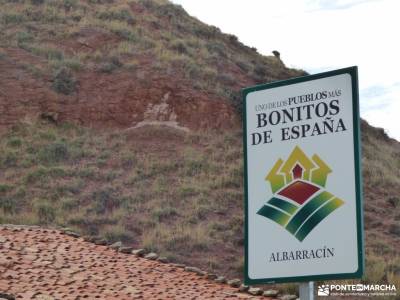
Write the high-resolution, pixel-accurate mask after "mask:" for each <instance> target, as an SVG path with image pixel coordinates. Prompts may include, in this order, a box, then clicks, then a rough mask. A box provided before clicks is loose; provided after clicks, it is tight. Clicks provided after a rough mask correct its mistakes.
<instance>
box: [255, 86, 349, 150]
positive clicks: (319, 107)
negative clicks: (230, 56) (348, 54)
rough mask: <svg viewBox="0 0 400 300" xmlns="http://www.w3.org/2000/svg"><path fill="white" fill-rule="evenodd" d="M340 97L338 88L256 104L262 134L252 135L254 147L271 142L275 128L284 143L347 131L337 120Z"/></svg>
mask: <svg viewBox="0 0 400 300" xmlns="http://www.w3.org/2000/svg"><path fill="white" fill-rule="evenodd" d="M341 95H342V91H341V90H340V89H337V90H334V91H320V92H316V93H310V94H306V95H299V96H294V97H289V98H287V99H284V100H281V101H275V102H270V103H266V104H258V105H256V106H255V110H256V111H257V129H259V128H260V129H263V131H262V132H253V133H251V134H250V136H251V139H250V140H251V145H252V146H255V145H260V144H268V143H272V142H273V140H274V139H273V131H274V129H275V128H277V130H278V131H279V132H280V133H279V138H280V140H281V141H288V140H293V139H299V138H304V137H312V136H319V135H323V134H330V133H338V132H343V131H346V130H347V128H346V125H345V123H344V121H343V119H342V118H340V117H338V115H339V113H340V109H341V107H340V96H341ZM294 122H301V123H302V124H292V123H294Z"/></svg>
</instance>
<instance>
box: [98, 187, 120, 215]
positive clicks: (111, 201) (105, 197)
mask: <svg viewBox="0 0 400 300" xmlns="http://www.w3.org/2000/svg"><path fill="white" fill-rule="evenodd" d="M92 198H93V201H94V211H95V213H97V214H104V213H105V212H107V211H112V210H113V209H114V208H117V207H118V206H119V205H120V201H119V199H118V198H117V197H116V195H115V191H114V190H113V189H111V188H104V189H101V190H98V191H94V192H93V194H92Z"/></svg>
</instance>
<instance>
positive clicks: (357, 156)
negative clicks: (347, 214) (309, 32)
mask: <svg viewBox="0 0 400 300" xmlns="http://www.w3.org/2000/svg"><path fill="white" fill-rule="evenodd" d="M341 74H349V75H350V76H351V84H352V98H353V141H354V171H355V177H356V178H355V183H356V186H355V189H356V210H357V216H356V218H357V246H358V251H357V252H358V270H357V271H356V272H354V273H334V274H323V275H308V276H292V277H291V276H288V277H277V278H260V279H251V278H250V277H249V276H248V273H249V269H248V268H249V265H248V231H249V226H248V225H249V216H248V176H247V175H248V174H247V124H246V123H247V119H246V118H247V112H246V102H247V95H248V94H249V93H251V92H255V91H261V90H266V89H271V88H276V87H281V86H286V85H291V84H296V83H301V82H306V81H311V80H315V79H321V78H327V77H332V76H336V75H341ZM358 98H359V96H358V71H357V67H356V66H353V67H349V68H344V69H339V70H334V71H329V72H324V73H319V74H314V75H307V76H302V77H297V78H292V79H288V80H282V81H276V82H272V83H267V84H261V85H257V86H254V87H249V88H245V89H243V90H242V100H243V153H244V207H245V249H244V251H245V261H244V282H245V284H247V285H251V284H252V285H254V284H263V283H281V282H282V283H283V282H300V281H322V280H330V279H350V278H361V277H362V275H363V273H364V231H363V230H362V229H363V214H362V211H363V197H362V177H361V163H360V161H361V140H360V139H361V136H360V111H359V99H358Z"/></svg>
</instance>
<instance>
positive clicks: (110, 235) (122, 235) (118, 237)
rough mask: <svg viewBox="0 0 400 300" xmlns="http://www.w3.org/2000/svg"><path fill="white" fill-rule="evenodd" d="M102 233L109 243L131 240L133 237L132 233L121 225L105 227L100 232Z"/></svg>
mask: <svg viewBox="0 0 400 300" xmlns="http://www.w3.org/2000/svg"><path fill="white" fill-rule="evenodd" d="M102 235H103V236H104V238H105V239H106V240H107V241H109V242H110V243H113V242H118V241H121V242H131V241H132V239H133V237H132V234H131V233H130V232H129V231H128V230H126V229H125V228H124V227H123V226H121V225H114V226H109V227H107V228H106V229H105V230H104V231H103V232H102Z"/></svg>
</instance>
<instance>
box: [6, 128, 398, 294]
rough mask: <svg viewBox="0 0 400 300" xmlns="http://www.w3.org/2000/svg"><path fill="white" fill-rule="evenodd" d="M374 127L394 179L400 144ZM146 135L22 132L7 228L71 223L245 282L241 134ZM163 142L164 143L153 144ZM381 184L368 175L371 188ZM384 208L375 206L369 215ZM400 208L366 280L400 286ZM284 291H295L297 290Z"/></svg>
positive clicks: (16, 135) (9, 175)
mask: <svg viewBox="0 0 400 300" xmlns="http://www.w3.org/2000/svg"><path fill="white" fill-rule="evenodd" d="M364 129H365V130H364V140H365V141H366V142H365V143H364V144H365V145H364V148H365V149H374V146H373V145H375V144H380V146H381V149H382V147H386V148H385V149H387V152H386V153H384V154H381V157H382V155H389V156H388V157H387V159H391V164H381V165H380V166H379V168H380V169H381V170H382V172H383V173H385V174H387V175H386V176H387V178H391V177H393V175H394V174H397V173H396V172H398V171H397V169H396V168H392V165H395V164H397V163H398V160H395V159H393V158H392V157H391V156H390V155H394V154H395V153H396V150H394V149H395V148H393V149H392V148H391V145H392V146H393V147H396V146H398V144H396V143H393V144H392V142H390V141H388V142H384V141H380V142H379V141H378V140H377V139H378V138H379V136H374V135H373V134H372V133H371V132H369V131H367V130H370V128H369V127H367V128H364ZM141 130H142V131H143V132H140V133H138V134H135V133H130V134H124V133H120V134H115V133H107V132H102V133H100V132H97V131H93V130H89V129H84V128H79V127H76V126H72V125H67V124H66V125H61V126H58V127H56V126H52V125H48V124H39V123H37V124H31V125H27V124H22V125H20V126H16V127H15V128H14V129H13V130H11V131H9V132H8V133H6V134H5V135H4V136H3V137H2V139H1V142H0V149H1V151H0V170H1V173H0V174H1V175H0V181H1V182H2V184H1V185H0V198H1V201H0V203H1V208H0V222H1V223H23V224H46V225H48V224H56V225H60V226H68V227H72V228H74V229H75V230H77V231H80V232H82V233H84V234H90V235H95V236H102V237H105V238H106V239H108V240H109V241H117V240H122V241H124V242H125V243H127V244H131V245H133V246H140V247H145V248H147V249H148V250H153V251H157V252H159V253H161V254H162V255H165V256H167V257H169V258H170V259H171V260H173V261H177V262H183V263H187V264H191V265H196V266H200V267H202V268H206V269H208V270H210V271H215V272H218V273H224V274H227V275H228V276H230V277H231V276H232V277H234V276H235V277H237V276H239V277H240V276H241V273H242V267H243V260H242V249H243V193H242V189H243V186H242V168H243V165H242V152H241V133H240V132H226V133H215V132H203V133H201V132H196V133H189V134H185V135H183V136H181V137H180V138H179V140H180V141H179V142H178V141H177V140H176V139H175V140H174V138H172V136H169V134H170V133H168V131H165V130H164V129H162V128H160V129H157V128H143V129H141ZM163 135H164V138H163V139H161V140H160V141H159V142H155V141H154V140H151V139H150V140H149V139H148V138H146V137H147V136H163ZM367 151H370V150H367ZM172 153H173V155H171V154H172ZM364 153H365V152H364ZM380 153H381V152H380ZM367 155H368V153H367ZM385 157H386V156H385ZM367 163H369V161H368V160H367ZM373 180H374V179H373V178H372V177H369V176H368V173H367V175H366V184H367V185H368V187H369V185H370V184H371V182H372V181H373ZM380 180H381V181H380V183H381V184H384V185H385V186H386V187H387V188H391V187H395V189H394V190H398V188H399V186H398V185H397V182H396V181H388V182H385V181H383V180H385V179H384V178H380ZM382 201H385V200H382ZM387 201H388V202H387V203H386V204H387V205H392V204H390V202H389V200H387ZM396 203H397V202H396ZM374 207H375V203H374V202H373V201H370V202H367V205H366V210H367V212H369V210H370V209H371V208H374ZM398 209H399V207H395V208H394V209H392V211H389V213H388V214H387V215H386V219H387V220H384V222H383V223H381V225H375V226H374V229H373V230H372V229H368V228H369V227H368V226H367V249H368V251H367V268H366V274H365V278H364V279H363V281H365V282H369V283H376V282H398V280H399V276H398V271H399V258H398V255H399V253H398V249H397V248H396V246H395V244H396V243H395V242H393V241H394V240H395V239H396V238H398V237H394V236H393V234H391V233H390V232H389V229H388V228H390V227H386V225H385V224H386V223H385V222H388V220H389V219H393V220H395V219H394V218H395V216H396V214H398V213H399V212H398ZM377 220H378V221H379V218H375V219H373V220H372V221H367V223H370V222H376V221H377ZM390 222H395V221H390ZM367 225H368V224H367ZM392 238H393V239H394V240H393V239H392ZM388 258H390V259H388ZM278 288H280V289H283V290H287V292H292V291H293V286H290V285H282V286H278Z"/></svg>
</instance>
